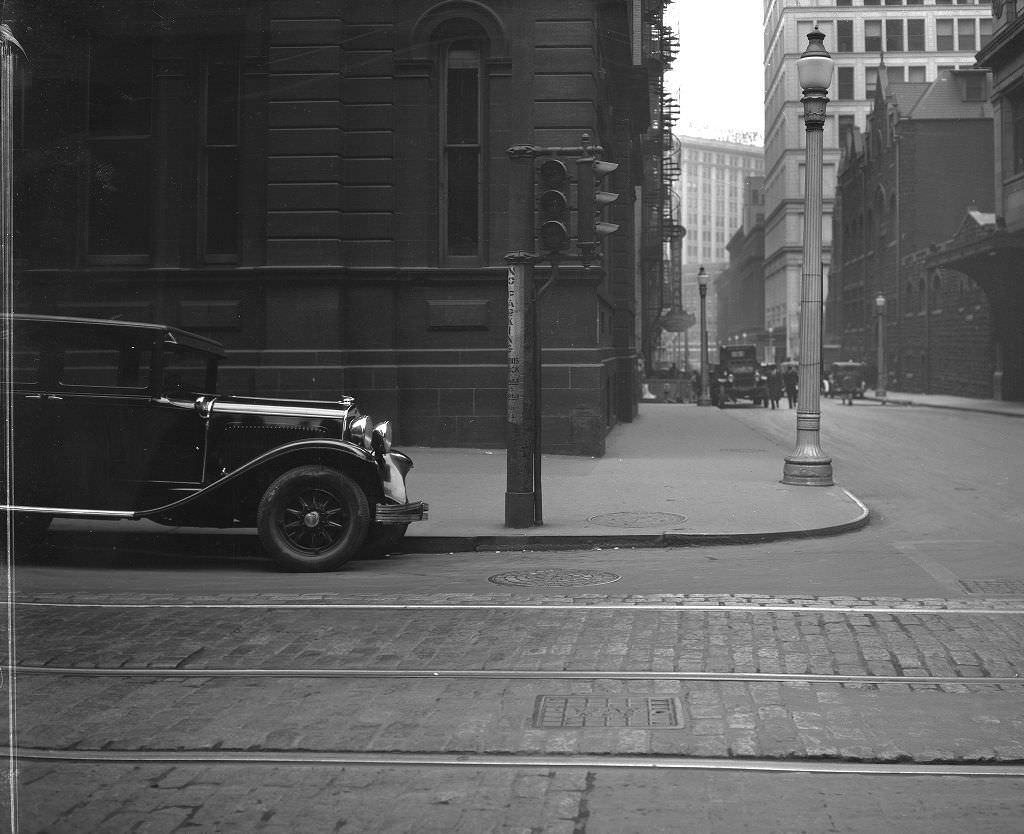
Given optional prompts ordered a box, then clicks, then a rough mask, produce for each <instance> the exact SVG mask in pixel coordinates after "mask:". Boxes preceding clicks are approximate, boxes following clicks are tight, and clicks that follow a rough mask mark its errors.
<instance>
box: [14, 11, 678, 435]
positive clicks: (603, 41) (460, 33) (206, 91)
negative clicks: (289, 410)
mask: <svg viewBox="0 0 1024 834" xmlns="http://www.w3.org/2000/svg"><path fill="white" fill-rule="evenodd" d="M663 6H664V3H663V2H662V1H661V0H621V1H620V2H597V0H572V2H569V3H560V4H551V3H547V2H543V0H522V2H521V1H520V0H516V1H515V2H512V0H487V1H486V2H483V1H481V2H477V1H476V0H440V2H438V0H380V2H374V3H362V2H327V0H246V2H241V0H203V2H201V3H200V2H196V0H166V2H162V3H160V4H153V3H149V2H137V0H107V1H106V2H99V0H68V2H62V3H59V4H48V3H30V2H17V0H13V2H11V3H8V5H7V9H6V13H7V17H8V20H9V21H10V23H11V25H12V29H13V30H14V32H15V36H16V37H18V39H19V40H20V42H21V43H22V45H23V46H24V47H25V49H26V52H27V53H28V54H29V56H30V62H29V63H28V64H27V65H26V67H27V69H26V72H25V74H24V76H23V77H22V78H21V79H20V81H19V89H18V94H19V102H18V112H19V122H18V124H17V125H16V130H15V145H16V148H15V152H16V177H17V182H16V188H17V194H16V216H17V220H16V224H17V226H16V232H15V234H16V252H15V254H16V259H17V261H16V285H15V299H16V307H17V308H18V309H21V310H31V311H35V312H47V313H60V314H75V315H89V316H100V317H105V316H119V317H121V318H124V319H137V320H160V321H164V322H168V323H170V324H174V325H177V326H180V327H184V328H186V329H190V330H194V331H198V332H200V333H203V334H205V335H208V336H212V337H214V338H217V339H219V340H221V341H222V342H223V343H224V344H225V345H226V347H227V349H228V360H227V363H226V373H225V374H224V379H225V382H226V387H227V388H229V389H230V390H232V391H235V392H238V393H250V392H259V393H264V394H272V395H278V396H283V397H295V398H302V397H317V398H334V397H337V396H338V395H340V394H342V393H343V392H344V393H353V394H356V395H358V397H359V400H360V403H361V404H362V406H363V408H364V410H365V411H368V412H370V413H372V414H385V415H387V416H389V417H391V418H393V419H394V420H395V423H396V426H397V428H398V431H399V437H398V438H397V439H398V440H399V441H400V442H401V443H404V444H406V445H412V444H422V445H443V446H480V447H501V446H502V445H504V442H505V419H506V418H505V413H506V377H507V367H506V348H507V344H506V343H507V289H506V286H507V280H506V278H507V275H506V273H507V269H506V264H505V260H504V256H505V255H506V254H507V253H509V252H513V251H522V250H527V251H529V250H532V249H533V248H534V228H533V220H532V206H531V205H523V204H522V202H521V201H519V202H516V203H515V204H514V205H510V201H512V200H513V199H514V197H513V195H514V189H513V188H511V187H510V183H512V182H513V178H514V177H517V176H518V177H524V176H525V177H527V178H529V179H532V178H533V176H534V174H533V173H532V170H530V169H529V168H527V169H526V170H523V169H522V168H519V169H517V168H516V167H515V165H513V163H511V162H510V160H509V156H508V154H507V153H506V151H507V149H508V148H509V147H510V146H513V145H517V144H532V145H536V146H544V147H573V146H580V145H581V142H582V141H583V139H582V137H583V135H584V134H587V135H588V136H589V137H590V140H589V141H590V142H591V143H593V144H597V145H601V146H603V148H604V157H605V158H606V159H608V160H609V161H613V162H616V163H618V165H619V167H618V170H617V171H616V172H615V173H614V174H613V175H612V177H611V179H610V182H609V185H610V186H611V187H610V189H609V190H612V191H615V192H618V193H619V194H620V198H619V200H618V201H617V202H616V203H614V204H613V205H612V206H611V207H610V208H609V209H608V211H609V213H610V217H609V219H610V220H613V221H614V222H615V223H618V224H619V225H620V227H621V230H620V232H619V233H617V234H616V235H614V236H612V237H610V238H609V239H608V241H607V243H606V246H605V254H604V258H603V259H602V260H601V261H600V262H599V263H595V264H593V265H591V266H590V268H589V269H584V268H583V267H582V266H581V265H580V264H579V263H574V262H568V261H567V262H565V263H563V264H562V265H561V269H560V271H559V276H558V279H557V280H556V281H555V282H554V283H553V284H552V286H551V288H550V290H549V291H548V292H546V293H545V295H544V297H543V301H542V303H541V305H540V310H541V312H540V331H541V343H542V345H543V358H544V370H543V389H544V393H543V403H544V432H543V435H544V441H545V449H546V450H547V451H552V452H564V453H575V454H602V453H603V450H604V437H605V434H606V433H607V431H608V430H609V428H610V427H611V426H613V425H614V424H615V423H616V422H618V421H620V420H626V421H628V420H631V419H633V417H634V415H635V413H636V389H637V380H636V355H637V350H636V345H637V342H638V339H639V334H638V333H637V332H636V329H637V328H636V321H637V318H636V315H635V310H636V307H637V304H638V303H642V299H639V298H638V291H637V287H638V286H642V281H641V280H640V279H641V276H640V274H639V273H640V270H641V265H640V260H639V258H638V257H637V243H636V241H638V240H641V239H642V238H643V234H642V229H641V228H640V227H641V226H642V225H643V223H644V222H645V219H644V213H643V211H642V210H640V209H639V208H638V207H639V206H640V205H642V199H643V194H642V183H643V176H644V165H643V158H644V152H645V150H644V149H645V142H646V141H647V132H648V130H649V129H650V128H651V109H650V90H651V83H650V82H651V78H652V77H653V76H656V75H657V74H658V73H660V72H661V71H662V69H663V66H662V64H663V60H664V53H663V51H662V50H661V49H660V48H659V39H660V38H662V36H663V34H664V32H663V28H662V27H661V26H660V21H661V13H662V11H663ZM569 167H570V168H572V167H573V166H572V165H570V166H569ZM538 273H539V275H540V276H541V278H543V279H545V280H546V277H548V276H549V271H548V269H547V268H546V267H541V268H539V269H538Z"/></svg>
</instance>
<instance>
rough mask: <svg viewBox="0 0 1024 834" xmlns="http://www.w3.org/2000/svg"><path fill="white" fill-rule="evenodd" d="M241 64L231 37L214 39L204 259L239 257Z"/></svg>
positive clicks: (207, 65) (206, 71) (208, 86)
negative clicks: (229, 39) (228, 39)
mask: <svg viewBox="0 0 1024 834" xmlns="http://www.w3.org/2000/svg"><path fill="white" fill-rule="evenodd" d="M240 77H241V76H240V65H239V59H238V47H237V44H235V43H233V42H225V41H211V42H209V43H208V44H207V45H206V50H205V56H204V60H203V120H202V132H203V136H202V143H201V144H202V147H201V153H202V158H201V160H200V166H201V167H200V181H199V187H200V198H199V207H200V212H201V224H200V228H201V229H202V239H201V243H200V247H201V252H202V256H203V259H204V260H205V261H207V262H225V261H234V260H235V259H237V257H238V249H239V246H238V215H239V199H238V191H239V163H240V160H239V142H238V136H239V128H238V122H239V119H238V117H239V102H240V99H241V97H240V91H241V90H240V87H241V84H240Z"/></svg>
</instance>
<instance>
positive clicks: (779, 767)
mask: <svg viewBox="0 0 1024 834" xmlns="http://www.w3.org/2000/svg"><path fill="white" fill-rule="evenodd" d="M0 755H3V756H13V757H15V758H16V759H18V760H21V761H56V762H62V763H70V762H97V763H104V764H120V763H133V764H146V763H159V764H176V765H183V764H196V765H200V764H201V765H210V764H224V765H239V764H248V765H305V766H309V765H322V766H341V767H352V766H357V765H363V766H369V767H494V768H499V767H500V768H517V769H518V768H587V769H600V768H619V769H623V768H631V769H644V770H661V769H664V770H730V771H754V772H764V773H820V774H833V775H850V774H854V775H865V776H871V775H884V776H960V777H964V776H970V777H991V776H998V777H1013V778H1021V777H1024V764H994V763H992V764H990V763H985V762H945V761H943V762H935V763H932V764H929V763H924V762H909V761H900V762H859V761H849V760H830V759H804V760H797V759H755V758H750V759H747V758H737V759H712V758H688V757H685V756H622V755H608V756H601V755H578V754H571V753H567V754H565V755H537V754H523V755H517V754H500V753H496V754H487V753H355V752H345V751H317V752H314V751H279V750H274V751H269V750H267V751H258V750H223V749H217V750H155V749H151V750H88V749H81V748H74V749H68V750H60V749H49V748H35V747H13V748H0Z"/></svg>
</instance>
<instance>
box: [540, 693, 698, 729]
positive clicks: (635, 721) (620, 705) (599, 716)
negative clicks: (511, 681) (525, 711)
mask: <svg viewBox="0 0 1024 834" xmlns="http://www.w3.org/2000/svg"><path fill="white" fill-rule="evenodd" d="M533 726H534V727H536V728H538V729H542V730H556V729H558V730H562V729H574V728H584V727H609V728H610V727H632V728H636V729H644V728H646V729H649V730H671V729H678V728H679V727H682V726H683V713H682V709H681V708H680V705H679V700H678V699H677V698H648V697H643V696H612V697H607V696H603V695H538V696H537V702H536V705H535V707H534V710H533Z"/></svg>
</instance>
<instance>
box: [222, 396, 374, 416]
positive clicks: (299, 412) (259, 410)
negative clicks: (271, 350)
mask: <svg viewBox="0 0 1024 834" xmlns="http://www.w3.org/2000/svg"><path fill="white" fill-rule="evenodd" d="M209 409H210V411H211V412H212V413H213V414H240V415H241V414H249V415H254V416H255V415H263V416H275V417H331V418H335V419H336V418H339V417H349V416H352V417H355V416H358V414H359V412H358V410H357V409H356V406H355V400H354V399H353V398H352V397H343V398H342V399H340V400H336V401H333V402H332V401H329V400H287V399H280V398H275V397H241V396H235V395H228V396H218V397H216V398H215V399H214V400H213V401H212V402H211V403H210V404H209Z"/></svg>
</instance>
